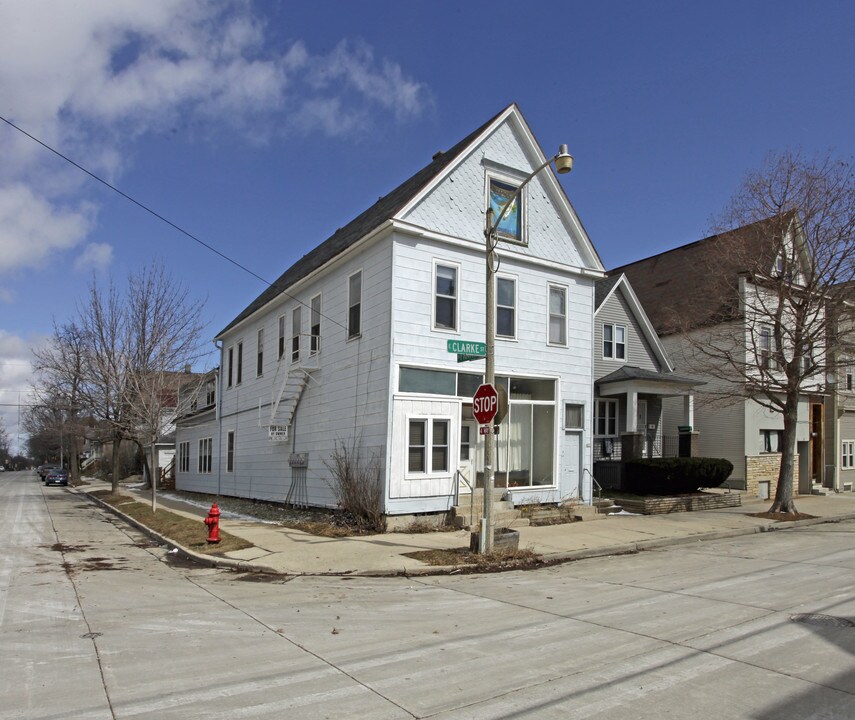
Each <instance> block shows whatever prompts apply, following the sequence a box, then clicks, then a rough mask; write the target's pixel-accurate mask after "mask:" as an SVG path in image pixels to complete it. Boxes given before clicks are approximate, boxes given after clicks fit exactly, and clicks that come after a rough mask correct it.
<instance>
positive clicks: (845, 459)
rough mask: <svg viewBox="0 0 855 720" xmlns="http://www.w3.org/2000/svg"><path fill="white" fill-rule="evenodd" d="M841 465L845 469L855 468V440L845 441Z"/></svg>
mask: <svg viewBox="0 0 855 720" xmlns="http://www.w3.org/2000/svg"><path fill="white" fill-rule="evenodd" d="M840 467H841V468H842V469H843V470H852V469H853V468H855V440H844V441H843V454H842V457H841V462H840Z"/></svg>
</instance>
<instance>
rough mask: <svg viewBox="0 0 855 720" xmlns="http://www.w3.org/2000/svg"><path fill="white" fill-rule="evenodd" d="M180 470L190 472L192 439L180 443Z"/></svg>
mask: <svg viewBox="0 0 855 720" xmlns="http://www.w3.org/2000/svg"><path fill="white" fill-rule="evenodd" d="M178 472H185V473H186V472H190V441H189V440H186V441H184V442H180V443H178Z"/></svg>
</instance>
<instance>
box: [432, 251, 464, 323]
mask: <svg viewBox="0 0 855 720" xmlns="http://www.w3.org/2000/svg"><path fill="white" fill-rule="evenodd" d="M457 272H458V271H457V267H456V266H454V265H440V264H439V263H437V264H436V265H434V305H433V307H434V312H433V326H434V327H435V328H437V329H439V330H457Z"/></svg>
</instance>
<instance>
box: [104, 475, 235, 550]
mask: <svg viewBox="0 0 855 720" xmlns="http://www.w3.org/2000/svg"><path fill="white" fill-rule="evenodd" d="M91 494H92V495H94V496H96V497H97V498H98V499H99V500H101V501H102V502H105V503H107V504H108V505H110V506H111V507H114V508H116V509H117V510H119V511H120V512H122V513H124V514H125V515H128V516H130V517H132V518H133V519H134V520H136V521H138V522H140V523H142V524H143V525H145V526H146V527H147V528H151V529H152V530H154V531H155V532H156V533H159V534H160V535H163V536H164V537H166V538H169V539H170V540H172V541H174V542H175V543H176V544H178V545H181V546H182V547H185V548H187V549H188V550H192V551H193V552H197V553H204V554H206V555H223V554H225V553H228V552H232V551H233V550H244V549H246V548H250V547H252V543H251V542H248V541H247V540H244V539H243V538H239V537H235V536H234V535H230V534H229V533H227V532H223V530H220V542H219V543H217V544H210V543H208V542H207V540H206V538H207V537H208V528H207V526H206V525H205V524H204V523H203V522H202V520H201V519H198V520H197V519H194V518H188V517H184V516H183V515H177V514H176V513H173V512H170V511H169V510H163V509H159V510H158V511H157V512H156V513H153V512H152V511H151V507H150V506H148V505H145V504H143V503H141V502H137V501H136V500H134V499H133V498H131V497H128V496H127V495H122V494H117V495H113V494H111V493H110V492H109V491H108V490H99V491H96V492H93V493H91Z"/></svg>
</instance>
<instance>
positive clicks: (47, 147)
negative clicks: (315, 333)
mask: <svg viewBox="0 0 855 720" xmlns="http://www.w3.org/2000/svg"><path fill="white" fill-rule="evenodd" d="M0 120H2V121H3V122H4V123H6V124H7V125H8V126H9V127H11V128H13V129H15V130H17V131H18V132H19V133H21V134H22V135H25V136H26V137H28V138H29V139H30V140H32V141H33V142H35V143H38V144H39V145H41V146H42V147H43V148H44V149H45V150H48V151H50V152H52V153H53V154H54V155H56V156H57V157H59V158H62V159H63V160H65V162H67V163H69V164H71V165H73V166H74V167H76V168H77V169H78V170H80V171H81V172H83V173H86V174H87V175H88V176H89V177H91V178H92V179H93V180H97V181H98V182H99V183H101V184H102V185H104V186H105V187H107V188H109V189H110V190H112V191H113V192H115V193H117V194H119V195H121V196H122V197H123V198H125V200H127V201H129V202H132V203H133V204H134V205H136V206H137V207H138V208H140V209H141V210H144V211H145V212H147V213H149V214H150V215H153V216H154V217H156V218H157V219H158V220H160V221H161V222H164V223H166V224H167V225H169V226H170V227H171V228H173V229H174V230H177V231H178V232H180V233H181V234H182V235H185V236H187V237H188V238H190V239H191V240H193V241H194V242H196V243H198V244H199V245H201V246H202V247H203V248H205V249H206V250H210V251H211V252H212V253H214V254H215V255H217V256H219V257H220V258H222V259H223V260H225V261H226V262H229V263H231V264H232V265H234V266H235V267H237V268H240V269H241V270H243V271H244V272H246V273H248V274H249V275H252V277H254V278H255V279H256V280H261V282H263V283H264V284H265V285H267V286H268V287H273V283H272V282H270V281H269V280H265V279H264V278H263V277H261V275H258V274H257V273H255V272H253V271H252V270H250V269H249V268H248V267H246V266H245V265H242V264H241V263H239V262H238V261H237V260H234V259H233V258H231V257H229V256H228V255H226V254H225V253H222V252H220V251H219V250H217V249H216V248H215V247H213V246H211V245H208V243H206V242H205V241H204V240H202V239H200V238H198V237H196V235H194V234H193V233H191V232H189V231H187V230H185V229H184V228H182V227H181V226H180V225H178V224H176V223H174V222H172V221H171V220H169V219H168V218H166V217H164V216H163V215H161V214H160V213H158V212H157V211H155V210H153V209H152V208H150V207H149V206H148V205H145V204H144V203H142V202H140V201H139V200H136V199H135V198H133V197H132V196H130V195H128V194H127V193H126V192H124V191H123V190H120V189H119V188H117V187H116V186H115V185H113V184H112V183H110V182H108V181H107V180H104V178H102V177H100V176H99V175H96V174H95V173H94V172H92V171H91V170H88V169H86V168H85V167H83V166H82V165H81V164H80V163H77V162H75V161H74V160H72V159H71V158H70V157H68V156H67V155H63V154H62V153H61V152H60V151H59V150H56V149H55V148H53V147H51V146H50V145H48V144H47V143H46V142H44V141H42V140H39V138H37V137H35V135H31V134H30V133H28V132H27V131H26V130H24V129H23V128H21V127H19V126H18V125H16V124H15V123H13V122H12V121H11V120H9V119H7V118H5V117H3V116H2V115H0ZM281 293H282V294H283V295H284V296H285V297H287V298H289V299H290V300H293V301H294V302H296V303H298V304H300V305H302V306H304V307H306V308H309V307H310V306H309V304H308V303H306V302H303V301H302V300H298V299H297V298H295V297H294V296H293V295H291V294H290V293H288V292H286V291H285V290H282V291H281ZM321 317H322V318H324V319H326V320H329V321H330V322H331V323H333V324H334V325H338V326H339V327H341V328H345V329H347V328H346V327H345V325H343V324H342V323H340V322H338V321H337V320H334V319H333V318H331V317H329V316H328V315H324V314H323V313H321Z"/></svg>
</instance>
